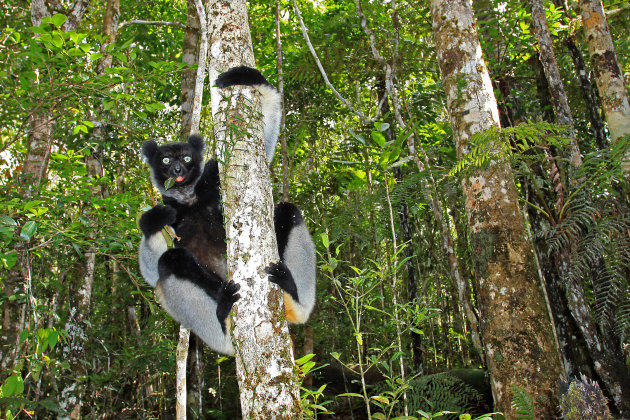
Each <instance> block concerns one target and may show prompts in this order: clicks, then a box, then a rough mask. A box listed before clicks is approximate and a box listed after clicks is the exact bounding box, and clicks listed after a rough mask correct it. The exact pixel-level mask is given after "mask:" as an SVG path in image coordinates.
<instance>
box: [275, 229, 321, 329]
mask: <svg viewBox="0 0 630 420" xmlns="http://www.w3.org/2000/svg"><path fill="white" fill-rule="evenodd" d="M283 259H284V262H285V264H286V265H287V267H288V268H289V270H291V274H292V275H293V280H295V285H296V287H297V292H298V299H299V301H300V302H299V303H297V302H295V301H294V300H293V299H290V302H289V304H290V305H291V306H290V307H289V308H288V309H290V310H292V311H293V313H294V315H295V318H296V323H304V322H306V320H307V319H308V317H309V315H310V314H311V311H312V310H313V307H314V306H315V298H316V294H315V284H316V279H315V275H316V266H315V263H316V261H315V245H314V244H313V240H312V239H311V235H310V234H309V232H308V229H307V228H306V225H305V224H303V223H302V224H300V225H298V226H296V227H294V228H293V229H291V232H290V233H289V239H288V241H287V246H286V249H285V250H284V255H283ZM285 298H286V295H285ZM286 303H287V302H285V305H286Z"/></svg>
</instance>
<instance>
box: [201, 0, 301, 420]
mask: <svg viewBox="0 0 630 420" xmlns="http://www.w3.org/2000/svg"><path fill="white" fill-rule="evenodd" d="M208 22H209V26H210V29H209V31H208V34H209V40H210V47H209V57H208V60H209V65H208V67H209V76H210V80H211V81H214V80H215V79H216V77H217V76H218V74H219V71H225V70H227V69H228V68H230V67H233V66H237V65H243V64H244V65H248V66H252V67H253V66H254V54H253V49H252V42H251V35H250V31H249V22H248V15H247V5H246V2H245V1H244V0H235V1H232V2H212V3H211V4H210V7H209V10H208ZM224 95H225V96H227V98H225V99H224ZM226 99H227V100H226ZM211 102H212V114H213V119H214V132H215V139H216V140H217V156H218V159H219V170H220V176H221V182H222V196H223V206H224V207H223V210H224V217H225V224H226V225H225V229H226V235H227V238H228V243H227V248H228V251H227V254H228V279H229V280H231V281H235V282H237V283H238V284H240V286H241V289H240V292H239V293H240V295H241V299H240V300H239V301H238V302H237V303H236V304H235V305H234V308H233V313H234V314H235V317H234V318H233V325H234V327H233V330H232V334H233V340H234V348H235V351H236V370H237V378H238V382H239V388H240V399H241V409H242V415H243V418H246V419H256V418H260V419H270V418H291V419H295V418H301V412H302V408H301V402H300V394H299V388H298V384H297V381H296V378H295V376H294V373H293V368H294V362H293V349H292V345H291V338H290V336H289V329H288V326H287V323H286V320H285V316H284V307H283V301H282V293H281V292H280V290H279V289H277V288H276V287H275V286H274V287H271V284H270V283H269V281H268V279H267V275H266V274H265V272H264V269H265V267H266V266H267V265H268V264H269V263H270V262H271V261H274V260H277V259H278V251H277V245H276V240H275V234H274V229H273V219H272V215H273V197H272V194H271V182H270V180H269V169H268V167H267V159H266V156H265V151H264V146H263V143H262V124H261V122H262V121H261V118H260V115H259V113H257V112H254V110H260V99H259V96H258V94H257V93H256V92H255V91H254V90H252V89H250V88H234V89H229V90H225V91H220V90H218V89H217V88H213V89H212V91H211Z"/></svg>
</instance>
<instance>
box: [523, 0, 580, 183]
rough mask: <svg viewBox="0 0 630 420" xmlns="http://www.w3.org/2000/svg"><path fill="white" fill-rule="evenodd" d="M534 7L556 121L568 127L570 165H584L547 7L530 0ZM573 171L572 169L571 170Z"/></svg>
mask: <svg viewBox="0 0 630 420" xmlns="http://www.w3.org/2000/svg"><path fill="white" fill-rule="evenodd" d="M528 2H529V5H530V7H531V9H532V21H533V23H534V33H535V34H536V39H537V40H538V48H539V50H540V63H541V64H542V67H543V70H544V72H545V76H546V77H547V83H548V84H549V93H550V95H551V102H552V103H553V109H554V112H555V115H556V122H557V123H558V124H560V125H564V126H566V127H567V136H568V137H569V138H570V139H571V146H570V149H569V156H568V158H569V165H570V166H571V168H574V169H575V168H578V167H580V166H581V165H582V156H581V154H580V149H579V147H578V145H577V138H576V137H575V129H574V123H573V115H572V114H571V108H569V99H568V98H567V94H566V92H565V90H564V85H563V84H562V76H561V75H560V69H559V68H558V61H557V60H556V54H555V53H554V52H553V42H552V41H551V32H550V31H549V26H548V25H547V18H546V17H545V9H544V6H543V3H542V0H528ZM570 172H571V171H570Z"/></svg>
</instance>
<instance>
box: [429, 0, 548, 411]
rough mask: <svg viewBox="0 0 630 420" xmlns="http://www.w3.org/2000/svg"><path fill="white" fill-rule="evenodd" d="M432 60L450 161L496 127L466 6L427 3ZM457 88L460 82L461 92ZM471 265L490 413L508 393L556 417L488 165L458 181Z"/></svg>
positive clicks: (508, 221) (540, 335)
mask: <svg viewBox="0 0 630 420" xmlns="http://www.w3.org/2000/svg"><path fill="white" fill-rule="evenodd" d="M431 14H432V18H433V32H434V34H435V39H436V47H437V52H438V60H439V64H440V70H441V72H442V80H443V83H444V88H445V90H446V96H447V108H448V111H449V115H450V119H451V125H452V127H453V136H454V140H455V146H456V150H457V155H458V158H459V159H461V158H462V157H463V156H464V155H465V154H466V153H467V151H468V148H469V139H470V137H471V136H472V135H473V134H475V133H478V132H481V131H484V130H487V129H490V128H493V127H499V113H498V108H497V104H496V100H495V98H494V94H493V91H492V84H491V82H490V76H489V74H488V70H487V68H486V65H485V62H484V60H483V57H482V53H481V45H480V44H479V39H478V37H477V30H476V26H475V24H474V18H473V11H472V2H471V1H470V0H464V1H453V0H432V1H431ZM462 82H465V84H464V85H462ZM462 187H463V190H464V195H465V197H466V204H465V207H466V212H467V215H468V225H469V229H470V244H471V248H472V250H473V263H474V264H475V281H476V282H477V288H478V298H479V301H478V303H479V308H480V311H481V320H482V323H481V331H482V335H483V338H484V342H485V344H486V350H487V358H486V362H487V364H488V367H489V369H490V373H491V377H492V390H493V394H494V397H495V404H496V406H497V409H498V410H500V411H502V412H503V413H504V414H505V415H506V417H507V418H512V417H514V416H515V410H514V408H513V407H512V404H511V400H512V395H513V386H519V387H522V388H523V389H524V390H525V392H527V393H528V394H529V395H530V396H532V397H533V400H534V401H535V402H536V403H535V417H536V418H554V417H556V414H557V412H556V407H557V405H558V385H557V380H558V378H559V377H560V375H561V367H560V358H559V354H558V349H557V348H556V344H555V339H554V335H553V330H552V324H551V321H550V320H549V318H548V312H547V308H546V304H545V299H544V295H543V291H542V289H541V285H540V278H539V276H538V272H537V269H536V264H535V260H534V254H533V249H532V247H531V245H530V244H529V243H528V242H527V240H526V234H525V225H524V221H523V217H522V215H521V212H520V208H519V206H518V196H517V193H516V187H515V184H514V180H513V176H512V170H511V168H510V166H509V164H508V163H507V162H506V161H503V160H501V159H500V158H498V157H495V158H493V159H492V161H491V162H490V167H489V168H487V169H473V173H472V175H470V176H467V177H466V179H464V180H463V181H462Z"/></svg>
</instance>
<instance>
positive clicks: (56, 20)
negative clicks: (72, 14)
mask: <svg viewBox="0 0 630 420" xmlns="http://www.w3.org/2000/svg"><path fill="white" fill-rule="evenodd" d="M43 20H44V19H42V21H43ZM66 20H68V18H67V17H65V16H64V15H62V14H60V13H56V14H55V15H54V16H52V17H51V18H49V20H48V22H49V23H52V24H53V25H55V26H56V27H57V28H61V27H62V26H63V24H64V23H66Z"/></svg>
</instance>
